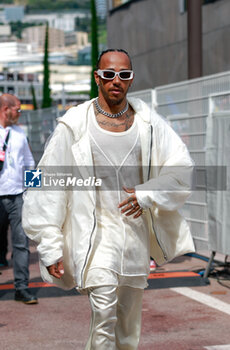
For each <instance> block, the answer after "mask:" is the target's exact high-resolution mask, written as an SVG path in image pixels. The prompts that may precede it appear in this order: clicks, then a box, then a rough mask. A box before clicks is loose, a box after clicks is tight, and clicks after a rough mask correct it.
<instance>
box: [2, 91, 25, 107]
mask: <svg viewBox="0 0 230 350" xmlns="http://www.w3.org/2000/svg"><path fill="white" fill-rule="evenodd" d="M17 102H20V101H19V99H18V98H17V97H16V96H14V95H11V94H6V93H5V94H2V95H1V96H0V108H2V107H3V106H7V107H9V108H10V107H14V106H15V105H16V103H17Z"/></svg>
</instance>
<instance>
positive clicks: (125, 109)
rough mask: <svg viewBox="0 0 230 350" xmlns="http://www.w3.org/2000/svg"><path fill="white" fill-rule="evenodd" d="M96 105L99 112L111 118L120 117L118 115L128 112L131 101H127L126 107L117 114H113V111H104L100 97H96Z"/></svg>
mask: <svg viewBox="0 0 230 350" xmlns="http://www.w3.org/2000/svg"><path fill="white" fill-rule="evenodd" d="M95 107H96V109H97V111H98V113H101V114H103V115H105V116H106V117H109V118H118V117H120V116H121V115H122V114H124V113H125V112H127V110H128V108H129V103H128V102H127V103H126V106H125V108H124V109H122V110H121V111H120V112H118V113H116V114H112V113H108V112H106V111H104V109H102V108H101V106H100V105H99V102H98V98H96V100H95Z"/></svg>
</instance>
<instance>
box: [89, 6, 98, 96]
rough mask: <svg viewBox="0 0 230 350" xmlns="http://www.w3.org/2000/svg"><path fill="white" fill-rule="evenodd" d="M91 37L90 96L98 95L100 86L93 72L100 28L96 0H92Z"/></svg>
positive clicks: (95, 64)
mask: <svg viewBox="0 0 230 350" xmlns="http://www.w3.org/2000/svg"><path fill="white" fill-rule="evenodd" d="M91 39H92V43H91V44H92V49H91V60H92V72H91V90H90V97H91V98H93V97H97V95H98V88H97V84H96V82H95V79H94V74H93V72H94V71H95V69H96V66H97V60H98V53H99V52H98V29H97V13H96V5H95V0H91Z"/></svg>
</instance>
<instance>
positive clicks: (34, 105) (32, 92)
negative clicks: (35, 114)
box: [30, 84, 38, 110]
mask: <svg viewBox="0 0 230 350" xmlns="http://www.w3.org/2000/svg"><path fill="white" fill-rule="evenodd" d="M30 91H31V95H32V101H33V107H34V110H36V109H38V105H37V100H36V94H35V89H34V86H33V84H31V85H30Z"/></svg>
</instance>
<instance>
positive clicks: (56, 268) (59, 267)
mask: <svg viewBox="0 0 230 350" xmlns="http://www.w3.org/2000/svg"><path fill="white" fill-rule="evenodd" d="M47 270H48V271H49V274H50V275H52V276H54V277H56V278H58V279H60V278H61V277H62V275H63V274H64V267H63V261H62V260H61V261H59V262H58V263H57V264H53V265H50V266H47Z"/></svg>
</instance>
